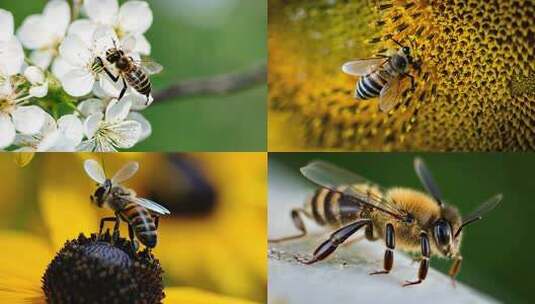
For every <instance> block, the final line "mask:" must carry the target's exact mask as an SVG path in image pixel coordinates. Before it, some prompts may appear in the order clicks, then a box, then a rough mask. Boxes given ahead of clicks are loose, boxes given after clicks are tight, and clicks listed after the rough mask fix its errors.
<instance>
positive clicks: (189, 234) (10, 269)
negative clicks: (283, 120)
mask: <svg viewBox="0 0 535 304" xmlns="http://www.w3.org/2000/svg"><path fill="white" fill-rule="evenodd" d="M225 156H228V158H225ZM89 157H91V158H95V159H101V158H102V159H104V161H105V167H106V170H110V169H117V168H119V167H120V166H122V164H123V163H124V162H125V160H126V159H135V160H137V161H138V162H140V164H141V169H140V172H139V176H136V177H135V178H133V179H132V182H131V183H130V184H129V186H131V187H132V188H136V187H139V188H140V189H141V190H139V193H142V192H143V187H141V186H140V185H143V184H145V183H146V182H147V179H148V178H150V177H151V176H150V175H147V172H144V171H148V172H154V170H158V169H157V168H162V164H166V161H167V158H166V155H163V154H149V153H131V154H130V153H129V154H124V153H121V154H107V155H103V156H102V157H101V156H99V155H92V154H78V155H75V154H54V153H51V154H36V156H35V158H34V160H32V162H31V163H30V164H29V165H27V167H25V168H24V169H20V168H19V169H13V170H4V172H8V173H11V172H13V173H15V172H17V171H20V170H30V171H29V172H28V173H25V174H30V173H31V172H33V173H34V174H30V175H32V179H33V180H37V181H38V182H36V183H32V184H27V185H26V188H25V189H26V192H35V193H36V195H35V197H36V202H37V205H35V206H31V205H29V206H25V207H26V208H35V209H38V210H39V212H38V213H37V214H30V215H29V216H27V217H25V218H23V219H21V222H22V224H18V225H15V226H18V227H20V228H22V229H20V230H12V229H11V230H8V229H4V230H2V231H0V241H1V242H2V244H3V247H2V248H3V249H2V251H0V257H1V258H2V261H3V262H2V263H1V264H0V301H2V300H3V301H2V302H3V303H22V302H32V303H44V302H45V291H47V290H49V289H51V288H50V286H49V285H47V284H46V282H47V280H46V277H50V276H51V274H56V275H57V273H60V274H62V273H65V272H63V271H52V270H54V269H55V268H54V267H57V265H65V264H67V262H65V260H61V263H59V264H58V263H55V261H57V260H58V259H63V258H65V257H69V258H71V259H72V256H78V255H80V252H78V251H76V254H75V253H73V252H74V251H73V250H79V249H80V248H85V247H84V246H89V247H87V248H90V249H87V250H93V251H95V250H97V251H99V250H101V248H100V247H99V246H102V242H103V240H102V239H95V237H96V236H95V234H94V233H95V232H96V231H97V229H98V222H99V218H100V217H101V216H102V215H104V214H110V213H109V210H108V211H96V210H95V207H94V206H92V205H90V204H89V201H88V195H89V194H90V193H91V191H93V190H94V189H93V188H94V184H92V183H91V182H90V181H89V179H88V178H87V177H86V176H85V173H84V172H83V170H82V160H83V159H86V158H89ZM189 157H192V158H194V159H198V161H199V163H201V164H204V165H205V166H206V168H207V169H206V170H207V171H209V168H212V166H217V165H218V164H220V163H225V161H226V160H229V159H232V158H234V159H235V160H237V159H238V158H240V157H241V156H240V155H236V156H233V155H232V154H228V155H224V154H218V155H217V156H215V155H214V158H215V159H213V160H212V159H211V157H212V154H206V155H198V156H197V155H191V156H189ZM218 157H219V158H218ZM5 158H8V159H9V158H11V156H7V155H4V156H2V157H0V162H3V161H4V159H5ZM245 158H246V159H248V160H249V161H250V162H251V164H252V165H245V166H242V167H241V168H242V169H241V170H240V169H236V170H233V171H234V172H233V173H232V174H230V175H229V176H227V177H230V178H234V177H237V179H238V180H239V181H238V183H237V185H239V186H240V187H244V189H247V190H245V191H244V192H246V193H248V194H252V193H253V192H254V194H257V193H258V197H256V196H255V197H254V199H251V201H254V202H257V203H255V204H257V205H253V208H252V209H253V210H254V211H255V213H256V212H260V210H262V208H265V189H262V188H258V187H257V186H255V184H254V183H252V184H249V185H248V186H249V187H246V186H247V185H244V183H247V177H246V176H249V177H253V180H254V179H255V178H256V179H258V180H259V183H260V182H261V181H262V180H263V179H265V171H266V168H265V155H264V153H259V154H256V155H255V154H250V155H245ZM11 161H12V160H11ZM229 163H231V162H229ZM6 164H7V163H6ZM234 164H236V161H234ZM4 168H5V169H8V168H10V167H9V164H7V165H6V166H5V167H4ZM15 168H16V167H15ZM151 168H152V169H151ZM227 169H229V167H224V166H223V168H221V167H220V168H219V169H215V168H214V171H215V172H218V173H217V174H216V173H214V180H215V179H217V178H216V177H215V176H219V177H220V178H221V179H223V176H224V175H225V172H227V171H226V170H227ZM234 169H235V168H234ZM110 172H112V173H113V171H111V170H110ZM160 173H161V172H160ZM227 173H228V172H227ZM218 174H219V175H218ZM255 175H257V176H256V177H255ZM240 176H241V178H240ZM6 180H7V179H6ZM28 180H29V179H18V180H17V182H18V183H22V182H24V181H28ZM143 181H144V182H143ZM17 182H15V184H16V183H17ZM262 187H264V188H265V185H264V186H262ZM239 189H241V188H237V190H235V191H239ZM136 190H138V189H137V188H136ZM262 191H263V192H264V193H262ZM221 192H222V193H221V197H222V199H223V198H224V199H227V198H228V199H237V200H239V199H242V198H243V197H246V196H245V195H241V194H236V193H235V192H234V193H233V191H232V190H225V191H221ZM216 206H217V208H216V209H215V210H214V212H213V214H210V216H208V217H206V218H204V217H203V218H199V219H189V220H188V219H187V218H168V219H165V218H162V220H161V221H160V228H159V237H160V240H159V244H158V246H157V248H156V250H154V251H153V254H154V256H155V257H156V258H157V259H153V258H150V259H149V258H147V256H146V255H145V256H144V255H143V254H144V253H143V252H142V251H140V252H139V253H138V254H137V256H134V255H133V256H132V257H133V258H132V260H133V261H134V262H135V263H137V264H135V265H138V264H139V263H142V265H143V263H148V264H147V265H145V266H143V267H142V269H145V270H146V269H153V270H154V272H152V273H149V274H147V275H143V276H142V277H143V278H147V277H150V276H153V277H159V276H160V277H161V272H160V270H161V269H160V265H159V264H160V263H161V268H163V270H164V282H165V285H166V286H167V287H166V288H165V289H164V290H163V293H165V299H164V302H166V303H174V302H176V303H250V302H248V300H241V299H239V298H232V297H231V295H232V294H239V295H242V297H241V298H242V299H243V298H246V296H247V298H249V299H255V297H256V299H263V298H264V297H265V272H264V274H263V275H262V274H261V273H262V271H263V268H262V267H265V265H264V264H265V257H263V256H262V254H263V253H264V252H265V244H264V243H265V242H264V241H262V240H263V239H265V231H263V230H264V229H265V219H264V222H263V223H262V221H258V218H257V217H256V218H254V219H255V220H257V221H256V222H255V223H252V221H249V220H246V221H244V222H242V221H241V216H243V215H244V214H248V213H247V212H239V213H238V216H236V214H233V217H232V218H233V220H234V221H236V222H237V223H231V221H230V220H229V219H228V217H229V216H227V215H222V214H220V212H219V211H216V210H219V209H226V208H233V207H234V208H238V206H240V202H239V201H234V202H233V203H232V205H231V206H228V207H226V206H225V203H224V202H221V203H218V204H217V205H216ZM255 206H256V207H255ZM241 207H242V209H247V208H246V205H244V206H241ZM229 213H230V212H229ZM264 214H265V213H264ZM238 224H239V225H240V227H241V225H242V224H243V225H247V226H249V227H248V228H251V229H248V231H247V233H243V231H238V230H239V229H237V228H234V227H232V225H235V226H236V225H238ZM256 226H261V228H255V227H256ZM125 228H126V227H121V236H123V235H127V234H126V233H125V232H126V230H125ZM197 229H199V231H196V230H197ZM179 230H182V231H179ZM227 231H228V233H227ZM238 232H239V233H241V235H242V237H243V239H240V238H238V237H237V235H234V234H237V233H238ZM249 239H252V240H249ZM255 239H258V240H256V241H255ZM242 241H243V242H242ZM124 242H127V241H126V240H124ZM240 242H241V243H240ZM260 242H261V243H262V244H260V245H259V243H260ZM104 243H105V244H104V245H106V246H107V244H106V242H104ZM119 243H120V242H119ZM207 243H209V244H210V245H207ZM240 244H241V245H240ZM91 246H93V247H91ZM95 246H96V247H95ZM114 246H115V247H120V246H119V245H114ZM107 247H110V246H107ZM123 247H124V248H128V246H126V245H124V246H123ZM95 248H96V249H95ZM121 248H122V247H121ZM124 248H123V249H124ZM216 249H217V251H215V250H216ZM106 250H107V249H106ZM121 250H122V249H121ZM210 250H214V251H210ZM123 251H125V250H123ZM184 251H187V252H188V253H190V254H184ZM84 252H85V251H82V255H83V253H84ZM125 252H127V250H126V251H125ZM121 255H122V253H121V254H119V256H121ZM111 256H117V255H115V254H111ZM257 257H258V258H257ZM82 260H83V259H82ZM127 260H128V259H127ZM153 261H159V262H158V263H157V264H152V263H155V262H153ZM229 261H230V262H232V261H234V263H231V264H230V265H229V266H227V265H225V263H226V262H229ZM74 262H76V263H75V264H73V265H80V264H83V263H81V262H79V261H74ZM129 263H130V262H129ZM205 263H207V265H204V267H200V264H205ZM261 264H262V265H264V266H261ZM22 265H23V266H22ZM47 265H48V268H47ZM21 266H22V267H21ZM223 266H226V267H227V268H222V267H223ZM233 267H236V268H235V269H234V268H233ZM91 268H92V267H90V268H89V269H91ZM51 269H52V270H51ZM70 269H71V268H69V271H70ZM72 269H73V270H72V271H74V269H77V268H76V267H74V266H73V267H72ZM216 273H217V274H216ZM203 278H207V279H204V280H203ZM251 278H255V281H254V283H255V284H254V286H253V283H251V282H249V281H250V280H251ZM63 279H65V278H63ZM41 280H43V284H42V283H41ZM56 280H59V279H57V278H56ZM221 281H232V282H230V283H228V284H226V285H225V283H221ZM246 281H247V282H246ZM65 282H69V281H68V280H65ZM206 282H209V284H208V283H206ZM65 284H66V285H68V284H67V283H65ZM147 284H148V283H147ZM160 284H161V283H160ZM203 284H204V285H203ZM68 286H71V285H68ZM155 286H156V285H155ZM171 286H175V287H171ZM178 286H180V287H178ZM43 287H44V289H45V291H43ZM47 288H48V289H47ZM60 288H61V286H60ZM208 290H209V291H208ZM260 290H261V291H260ZM260 293H262V295H261V294H260ZM222 294H226V295H222ZM47 295H48V294H47Z"/></svg>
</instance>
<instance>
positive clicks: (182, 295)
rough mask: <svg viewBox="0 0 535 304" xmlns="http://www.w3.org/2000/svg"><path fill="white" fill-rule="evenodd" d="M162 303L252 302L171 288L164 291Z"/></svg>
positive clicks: (247, 303)
mask: <svg viewBox="0 0 535 304" xmlns="http://www.w3.org/2000/svg"><path fill="white" fill-rule="evenodd" d="M164 303H166V304H172V303H180V304H182V303H188V304H252V303H253V302H250V301H246V300H241V299H237V298H232V297H227V296H223V295H218V294H215V293H210V292H207V291H203V290H200V289H195V288H188V287H172V288H166V289H165V299H164Z"/></svg>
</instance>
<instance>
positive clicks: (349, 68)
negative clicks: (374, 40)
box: [342, 58, 386, 76]
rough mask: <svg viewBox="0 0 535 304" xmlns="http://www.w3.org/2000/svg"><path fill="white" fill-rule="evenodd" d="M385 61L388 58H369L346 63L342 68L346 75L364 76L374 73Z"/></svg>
mask: <svg viewBox="0 0 535 304" xmlns="http://www.w3.org/2000/svg"><path fill="white" fill-rule="evenodd" d="M385 61H386V58H369V59H362V60H355V61H349V62H346V63H344V65H343V66H342V71H343V72H344V73H346V74H349V75H353V76H364V75H368V74H370V73H371V72H373V71H374V70H375V69H377V67H379V66H380V65H381V64H383V63H384V62H385Z"/></svg>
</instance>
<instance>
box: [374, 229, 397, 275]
mask: <svg viewBox="0 0 535 304" xmlns="http://www.w3.org/2000/svg"><path fill="white" fill-rule="evenodd" d="M385 243H386V250H385V258H384V265H383V268H384V270H380V271H376V272H372V273H370V275H374V274H386V273H389V272H390V270H392V266H393V265H394V249H395V248H396V235H395V232H394V226H392V224H390V223H389V224H387V225H386V231H385Z"/></svg>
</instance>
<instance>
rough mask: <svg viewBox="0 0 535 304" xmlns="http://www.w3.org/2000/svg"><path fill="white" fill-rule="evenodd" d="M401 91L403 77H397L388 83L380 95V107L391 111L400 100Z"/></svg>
mask: <svg viewBox="0 0 535 304" xmlns="http://www.w3.org/2000/svg"><path fill="white" fill-rule="evenodd" d="M400 91H401V78H400V77H395V78H394V79H392V80H391V81H390V82H389V83H387V84H386V85H385V86H384V87H383V89H382V90H381V94H380V95H379V109H381V111H383V112H388V111H390V110H391V109H392V108H393V107H394V106H395V105H396V104H397V103H398V100H399V96H400Z"/></svg>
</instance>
